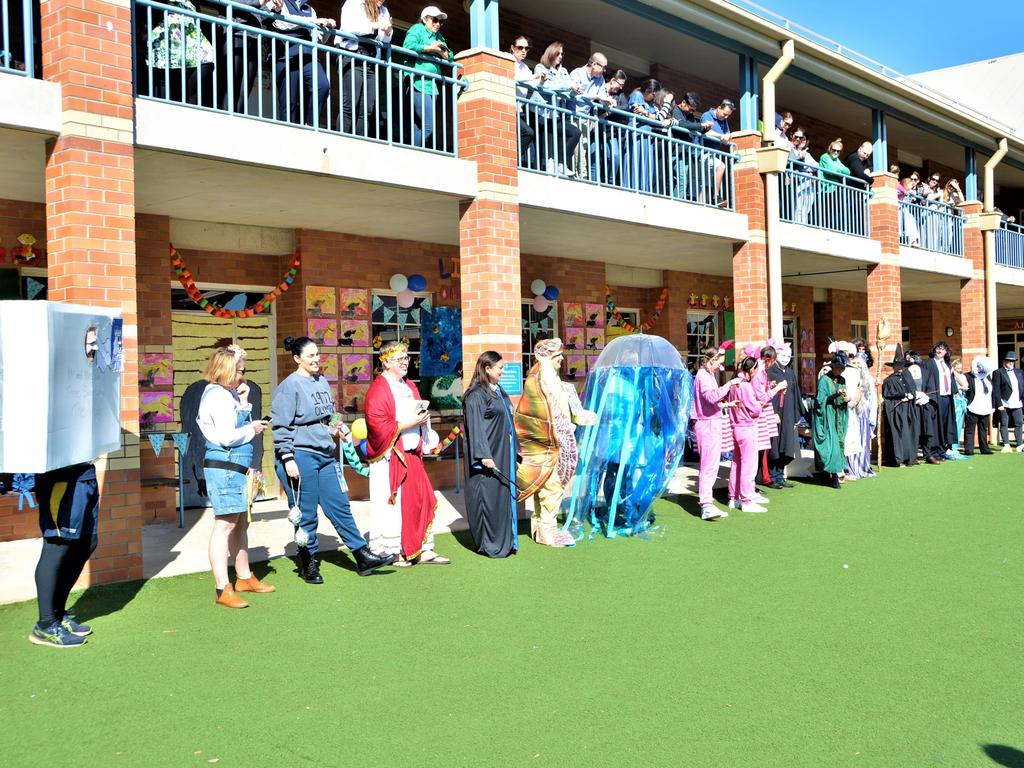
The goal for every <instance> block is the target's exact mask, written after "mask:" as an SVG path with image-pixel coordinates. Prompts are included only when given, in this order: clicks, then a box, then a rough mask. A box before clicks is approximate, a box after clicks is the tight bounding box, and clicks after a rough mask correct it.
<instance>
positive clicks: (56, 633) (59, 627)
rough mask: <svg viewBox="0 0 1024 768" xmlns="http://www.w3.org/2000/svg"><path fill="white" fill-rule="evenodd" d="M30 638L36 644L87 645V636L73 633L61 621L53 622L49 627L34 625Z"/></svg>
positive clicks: (53, 645) (57, 645)
mask: <svg viewBox="0 0 1024 768" xmlns="http://www.w3.org/2000/svg"><path fill="white" fill-rule="evenodd" d="M28 639H29V640H30V641H31V642H33V643H35V644H36V645H49V646H52V647H54V648H78V647H79V646H82V645H85V638H84V637H79V636H78V635H73V634H71V633H70V632H68V630H67V629H65V628H64V625H63V624H61V622H59V621H55V622H53V624H51V625H50V626H48V627H40V626H39V625H38V624H36V625H35V626H34V627H32V634H30V635H29V636H28Z"/></svg>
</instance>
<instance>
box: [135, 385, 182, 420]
mask: <svg viewBox="0 0 1024 768" xmlns="http://www.w3.org/2000/svg"><path fill="white" fill-rule="evenodd" d="M173 422H174V395H173V394H172V393H171V392H140V393H139V427H140V428H142V429H152V428H153V427H155V426H157V425H158V424H171V423H173Z"/></svg>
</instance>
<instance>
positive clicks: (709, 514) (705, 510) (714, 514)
mask: <svg viewBox="0 0 1024 768" xmlns="http://www.w3.org/2000/svg"><path fill="white" fill-rule="evenodd" d="M719 517H722V511H721V510H720V509H718V507H701V508H700V519H701V520H714V519H716V518H719Z"/></svg>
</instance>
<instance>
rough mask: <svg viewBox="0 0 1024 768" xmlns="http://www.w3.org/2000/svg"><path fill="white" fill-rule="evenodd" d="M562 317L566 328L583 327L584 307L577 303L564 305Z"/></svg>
mask: <svg viewBox="0 0 1024 768" xmlns="http://www.w3.org/2000/svg"><path fill="white" fill-rule="evenodd" d="M562 317H563V323H564V325H565V327H566V328H576V327H582V325H583V305H582V304H578V303H576V302H569V303H566V304H562Z"/></svg>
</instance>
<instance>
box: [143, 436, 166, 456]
mask: <svg viewBox="0 0 1024 768" xmlns="http://www.w3.org/2000/svg"><path fill="white" fill-rule="evenodd" d="M147 437H148V438H149V444H150V445H151V446H152V447H153V453H154V454H155V455H157V456H159V455H160V451H162V450H163V448H164V438H165V437H167V433H166V432H150V433H149V434H148V435H147Z"/></svg>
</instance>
